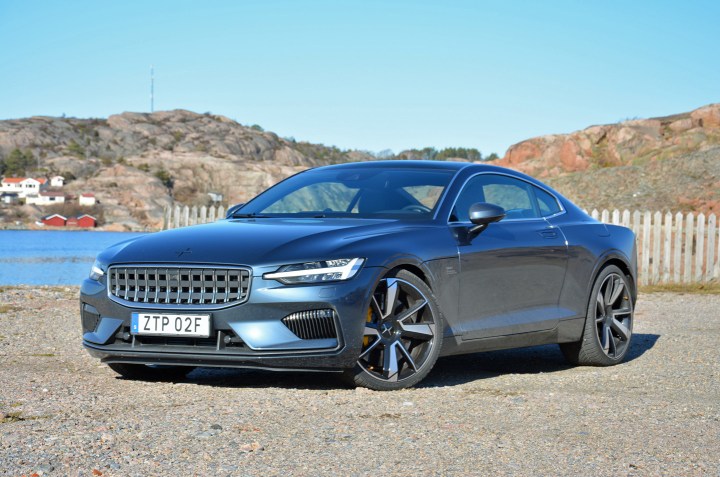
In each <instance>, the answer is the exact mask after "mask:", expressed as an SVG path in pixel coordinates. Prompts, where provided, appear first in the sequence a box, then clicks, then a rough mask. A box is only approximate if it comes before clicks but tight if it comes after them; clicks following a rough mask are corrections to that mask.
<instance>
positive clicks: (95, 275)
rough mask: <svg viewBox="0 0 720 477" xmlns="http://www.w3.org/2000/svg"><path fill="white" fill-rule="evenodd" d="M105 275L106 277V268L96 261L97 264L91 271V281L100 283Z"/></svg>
mask: <svg viewBox="0 0 720 477" xmlns="http://www.w3.org/2000/svg"><path fill="white" fill-rule="evenodd" d="M103 275H105V267H104V266H103V265H102V264H101V263H100V262H98V261H97V260H95V263H93V266H92V268H91V269H90V280H95V281H96V282H99V281H100V279H101V278H102V277H103Z"/></svg>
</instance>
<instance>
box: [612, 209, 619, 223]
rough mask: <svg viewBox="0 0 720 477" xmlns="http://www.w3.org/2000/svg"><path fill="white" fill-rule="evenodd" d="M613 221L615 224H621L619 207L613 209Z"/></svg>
mask: <svg viewBox="0 0 720 477" xmlns="http://www.w3.org/2000/svg"><path fill="white" fill-rule="evenodd" d="M612 223H613V224H615V225H620V211H619V210H617V209H615V210H613V211H612Z"/></svg>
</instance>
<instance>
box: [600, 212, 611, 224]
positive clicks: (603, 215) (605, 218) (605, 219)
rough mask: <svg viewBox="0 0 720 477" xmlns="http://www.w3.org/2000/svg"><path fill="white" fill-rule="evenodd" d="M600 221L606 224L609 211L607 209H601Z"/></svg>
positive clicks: (608, 218) (608, 219)
mask: <svg viewBox="0 0 720 477" xmlns="http://www.w3.org/2000/svg"><path fill="white" fill-rule="evenodd" d="M600 222H602V223H604V224H607V223H609V222H610V212H608V210H607V209H603V211H602V215H601V219H600Z"/></svg>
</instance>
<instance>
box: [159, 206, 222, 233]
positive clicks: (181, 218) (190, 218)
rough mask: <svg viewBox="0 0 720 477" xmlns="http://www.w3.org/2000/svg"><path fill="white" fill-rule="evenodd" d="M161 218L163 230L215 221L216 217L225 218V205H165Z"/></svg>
mask: <svg viewBox="0 0 720 477" xmlns="http://www.w3.org/2000/svg"><path fill="white" fill-rule="evenodd" d="M164 217H165V218H164V220H163V230H167V229H177V228H179V227H187V226H188V225H197V224H206V223H208V222H215V221H216V220H218V219H224V218H225V207H223V206H222V205H218V206H217V207H213V206H210V207H206V206H204V205H203V206H202V207H197V206H195V205H193V206H192V207H188V206H187V205H178V204H176V205H174V206H172V207H165V215H164Z"/></svg>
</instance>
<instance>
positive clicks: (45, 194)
mask: <svg viewBox="0 0 720 477" xmlns="http://www.w3.org/2000/svg"><path fill="white" fill-rule="evenodd" d="M38 195H41V196H43V197H65V194H63V193H62V192H57V191H52V190H49V191H42V192H40V193H39V194H38Z"/></svg>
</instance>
